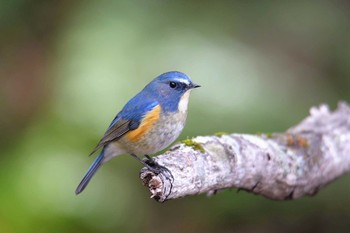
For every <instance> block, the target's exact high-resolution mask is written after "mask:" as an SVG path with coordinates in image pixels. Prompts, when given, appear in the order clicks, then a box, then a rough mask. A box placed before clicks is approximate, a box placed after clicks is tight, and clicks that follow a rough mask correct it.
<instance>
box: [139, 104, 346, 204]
mask: <svg viewBox="0 0 350 233" xmlns="http://www.w3.org/2000/svg"><path fill="white" fill-rule="evenodd" d="M154 159H155V160H156V162H157V163H159V164H160V165H162V166H164V167H166V168H167V169H168V170H164V171H162V172H160V173H159V174H155V173H153V172H152V171H150V170H148V169H147V168H143V169H142V170H141V172H140V178H141V179H142V181H143V184H144V185H145V186H147V187H148V188H149V190H150V192H151V194H152V196H151V197H152V198H154V199H155V200H157V201H159V202H164V201H166V200H169V199H175V198H179V197H184V196H187V195H195V194H200V193H208V194H213V193H215V192H216V191H217V190H221V189H225V188H237V189H244V190H247V191H249V192H253V193H255V194H259V195H263V196H265V197H267V198H271V199H274V200H287V199H296V198H300V197H302V196H305V195H314V194H316V193H317V192H318V190H319V189H320V188H322V187H323V186H325V185H326V184H328V183H329V182H331V181H333V180H334V179H336V178H338V177H339V176H341V175H343V174H344V173H346V172H348V171H349V170H350V106H349V105H347V104H346V103H339V105H338V108H337V109H336V110H335V111H334V112H331V111H330V110H329V108H328V107H327V106H326V105H321V106H320V107H318V108H315V107H313V108H312V109H311V110H310V116H308V117H307V118H306V119H304V120H303V121H302V122H301V123H300V124H298V125H296V126H294V127H292V128H290V129H288V130H287V131H286V132H285V133H274V134H269V135H266V134H261V135H247V134H230V135H221V136H199V137H195V138H193V139H191V140H187V141H186V142H185V143H179V144H176V145H174V146H173V147H172V148H171V149H170V150H169V151H167V152H166V153H164V154H163V155H160V156H157V157H154Z"/></svg>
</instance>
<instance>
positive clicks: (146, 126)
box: [126, 105, 161, 142]
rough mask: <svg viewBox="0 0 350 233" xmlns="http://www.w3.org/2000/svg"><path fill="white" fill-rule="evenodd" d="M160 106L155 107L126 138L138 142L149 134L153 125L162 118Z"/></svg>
mask: <svg viewBox="0 0 350 233" xmlns="http://www.w3.org/2000/svg"><path fill="white" fill-rule="evenodd" d="M160 110H161V109H160V105H157V106H156V107H154V108H153V109H152V110H151V111H149V112H148V113H147V115H146V116H145V118H144V119H143V120H142V122H141V124H140V126H139V127H138V128H137V129H135V130H132V131H130V132H129V133H128V134H127V135H126V136H127V137H128V139H129V140H130V141H132V142H137V141H138V140H139V139H140V138H141V137H142V136H143V135H144V134H145V133H147V132H148V131H149V130H151V128H152V127H153V125H154V124H155V123H156V122H157V121H158V119H159V116H160Z"/></svg>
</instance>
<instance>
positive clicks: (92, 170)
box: [75, 149, 104, 195]
mask: <svg viewBox="0 0 350 233" xmlns="http://www.w3.org/2000/svg"><path fill="white" fill-rule="evenodd" d="M103 158H104V149H103V150H102V151H101V153H100V154H99V155H98V157H97V158H96V159H95V161H94V162H93V163H92V165H91V166H90V168H89V170H88V171H87V172H86V174H85V176H84V178H83V179H82V180H81V181H80V184H79V185H78V187H77V189H76V190H75V194H77V195H78V194H79V193H81V192H82V191H83V190H84V189H85V187H86V186H87V185H88V184H89V182H90V180H91V178H92V177H93V176H94V174H95V173H96V172H97V170H98V169H99V168H100V167H101V165H102V164H103V163H102V161H103Z"/></svg>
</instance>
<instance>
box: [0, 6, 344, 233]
mask: <svg viewBox="0 0 350 233" xmlns="http://www.w3.org/2000/svg"><path fill="white" fill-rule="evenodd" d="M349 11H350V4H349V2H348V1H345V0H344V1H340V0H339V1H316V0H315V1H249V2H248V1H208V2H207V1H169V0H167V1H166V0H151V1H106V0H102V1H97V0H91V1H68V0H65V1H44V0H36V1H35V0H32V1H29V0H13V1H5V0H1V1H0V81H1V85H0V111H1V115H0V127H1V128H0V145H1V146H2V153H1V156H0V232H4V233H18V232H29V233H31V232H33V233H34V232H35V233H37V232H50V233H51V232H53V233H54V232H68V233H69V232H72V233H73V232H74V233H76V232H102V233H104V232H169V233H172V232H174V233H177V232H185V233H186V232H204V233H205V232H223V233H226V232H242V233H243V232H244V233H249V232H348V229H350V221H349V218H350V186H349V185H348V183H349V181H350V178H349V176H344V177H342V178H340V179H338V180H337V181H335V182H333V183H332V184H331V185H329V186H327V187H326V188H324V189H322V190H321V191H320V193H319V194H318V195H316V196H315V197H311V198H310V197H306V198H302V199H300V200H296V201H286V202H276V201H271V200H268V199H265V198H263V197H260V196H255V195H253V194H248V193H245V192H243V191H242V192H239V193H237V191H236V190H226V191H224V192H220V193H219V194H217V195H215V196H213V197H209V198H208V197H206V196H205V195H199V196H192V197H186V198H183V199H178V200H173V201H169V202H166V203H163V204H159V203H156V202H155V201H154V200H151V199H150V198H149V196H150V195H149V193H148V190H147V189H146V188H145V187H143V186H142V185H141V182H140V180H139V179H138V173H139V170H140V168H141V165H140V164H139V163H138V162H136V161H135V160H134V159H133V158H131V157H130V156H120V157H118V158H115V159H113V160H111V162H109V163H108V164H106V165H105V166H104V167H103V169H101V170H100V171H99V172H98V174H97V175H96V176H95V177H94V179H93V180H92V182H91V183H90V185H89V186H88V188H87V189H86V190H85V191H84V193H82V194H81V195H79V196H76V195H75V194H74V190H75V188H76V186H77V184H78V183H79V181H80V179H81V178H82V176H83V174H84V173H85V171H86V170H87V168H88V167H89V165H90V164H91V162H92V161H93V159H94V158H93V157H88V156H87V155H88V154H89V153H90V152H91V150H92V149H93V147H94V146H95V145H96V143H97V142H98V140H99V138H100V137H101V136H102V135H103V133H104V131H105V129H106V127H107V126H108V124H109V123H110V121H111V120H112V119H113V118H114V116H115V114H116V113H117V112H118V111H119V110H120V109H121V108H122V107H123V105H124V104H125V103H126V101H127V100H128V99H130V98H131V97H132V96H133V95H134V94H135V93H137V92H138V91H139V90H140V89H142V88H143V87H144V86H145V85H146V84H147V83H148V82H149V81H150V80H151V79H153V78H154V77H155V76H157V75H159V74H161V73H163V72H166V71H170V70H179V71H182V72H185V73H186V74H188V75H189V76H190V77H191V78H192V79H193V81H194V82H195V83H198V84H200V85H202V87H201V88H200V89H196V90H195V91H194V92H193V94H192V96H191V100H190V106H189V116H188V121H187V126H186V128H185V130H184V131H183V133H182V135H181V136H180V138H179V139H185V138H187V137H192V136H196V135H210V134H213V133H215V132H219V131H226V132H236V133H257V132H281V131H285V130H286V129H287V128H289V127H291V126H293V125H295V124H297V123H298V122H300V121H301V120H302V119H303V118H304V117H306V116H307V114H308V111H309V109H310V107H311V106H317V105H319V104H321V103H327V104H329V105H330V106H331V107H332V108H335V107H336V105H337V102H338V101H339V100H345V101H349V99H350V92H349V88H350V14H349Z"/></svg>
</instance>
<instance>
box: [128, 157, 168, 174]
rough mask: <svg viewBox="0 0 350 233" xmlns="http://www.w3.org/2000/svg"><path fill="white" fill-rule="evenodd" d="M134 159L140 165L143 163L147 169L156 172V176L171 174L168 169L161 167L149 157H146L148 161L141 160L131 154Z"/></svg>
mask: <svg viewBox="0 0 350 233" xmlns="http://www.w3.org/2000/svg"><path fill="white" fill-rule="evenodd" d="M131 156H132V157H134V158H135V159H137V160H138V161H139V162H140V163H142V164H143V165H144V166H145V167H147V168H148V169H149V170H150V171H152V172H154V173H155V174H160V173H162V172H164V171H166V172H168V173H169V174H171V172H170V171H169V169H168V168H166V167H164V166H162V165H159V164H158V163H157V162H156V161H155V160H154V159H152V158H151V157H150V156H149V155H145V157H146V158H147V160H146V161H144V160H142V159H140V158H139V157H138V156H137V155H134V154H131Z"/></svg>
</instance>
